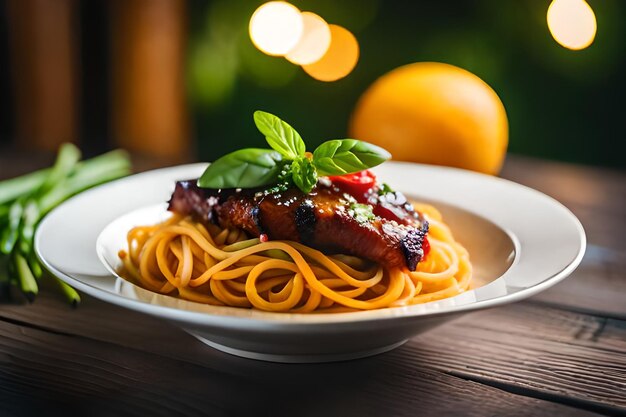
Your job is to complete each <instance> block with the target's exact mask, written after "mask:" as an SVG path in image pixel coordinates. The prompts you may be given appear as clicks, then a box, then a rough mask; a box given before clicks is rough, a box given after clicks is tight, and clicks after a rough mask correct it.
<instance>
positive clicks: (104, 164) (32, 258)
mask: <svg viewBox="0 0 626 417" xmlns="http://www.w3.org/2000/svg"><path fill="white" fill-rule="evenodd" d="M80 157H81V153H80V150H79V149H78V148H77V147H76V146H74V145H72V144H64V145H62V146H61V148H60V149H59V152H58V154H57V158H56V161H55V163H54V165H53V166H52V167H51V168H48V169H43V170H39V171H35V172H33V173H30V174H26V175H23V176H21V177H17V178H12V179H9V180H5V181H0V295H1V296H3V297H4V296H5V295H7V294H9V293H10V292H9V291H8V288H9V287H10V286H16V287H18V288H19V289H20V290H21V292H22V293H23V294H24V295H25V297H26V298H27V299H28V300H29V301H31V302H32V301H33V300H34V299H35V296H36V295H37V293H38V291H39V286H38V283H37V280H38V279H39V278H41V277H42V275H43V274H44V271H43V269H42V267H41V265H40V263H39V261H38V260H37V257H36V255H35V251H34V248H33V239H34V235H35V230H36V228H37V225H38V224H39V222H40V221H41V219H42V218H43V216H44V215H46V214H47V213H48V212H49V211H50V210H52V209H53V208H55V207H56V206H57V205H59V204H60V203H62V202H63V201H65V200H67V199H68V198H70V197H72V196H73V195H75V194H77V193H79V192H81V191H83V190H86V189H87V188H91V187H93V186H95V185H98V184H102V183H104V182H107V181H111V180H114V179H117V178H120V177H123V176H126V175H128V174H130V172H131V166H130V159H129V157H128V154H127V153H126V152H124V151H120V150H117V151H112V152H109V153H106V154H103V155H100V156H97V157H95V158H92V159H89V160H86V161H82V162H79V160H80ZM55 279H56V278H55ZM57 282H58V285H59V288H60V289H61V291H62V293H63V294H64V295H65V296H66V298H67V299H68V301H69V302H70V303H71V304H72V305H77V304H78V303H79V302H80V296H79V295H78V293H77V292H76V291H75V290H74V289H73V288H71V287H70V286H69V285H67V284H65V283H64V282H62V281H58V280H57Z"/></svg>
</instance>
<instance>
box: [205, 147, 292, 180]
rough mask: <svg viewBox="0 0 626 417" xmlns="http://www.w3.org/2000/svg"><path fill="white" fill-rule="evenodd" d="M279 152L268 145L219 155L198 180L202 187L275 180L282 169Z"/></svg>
mask: <svg viewBox="0 0 626 417" xmlns="http://www.w3.org/2000/svg"><path fill="white" fill-rule="evenodd" d="M282 165H283V164H282V157H281V155H280V154H279V153H278V152H276V151H273V150H271V149H256V148H248V149H240V150H238V151H235V152H232V153H229V154H227V155H224V156H222V157H221V158H219V159H218V160H217V161H215V162H213V163H212V164H211V165H209V167H208V168H207V169H206V171H204V174H202V176H201V177H200V179H199V180H198V186H199V187H203V188H254V187H260V186H262V185H267V184H271V183H275V182H277V180H278V175H279V174H280V171H281V169H282Z"/></svg>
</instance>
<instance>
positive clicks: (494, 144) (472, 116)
mask: <svg viewBox="0 0 626 417" xmlns="http://www.w3.org/2000/svg"><path fill="white" fill-rule="evenodd" d="M350 137H353V138H355V139H360V140H364V141H367V142H371V143H374V144H376V145H379V146H382V147H383V148H385V149H387V150H388V151H389V152H391V154H392V155H393V158H394V159H396V160H403V161H411V162H421V163H425V164H435V165H447V166H452V167H458V168H465V169H470V170H474V171H478V172H483V173H486V174H494V175H495V174H497V173H498V172H499V171H500V168H501V167H502V163H503V161H504V157H505V154H506V148H507V145H508V122H507V117H506V111H505V110H504V105H503V104H502V102H501V101H500V99H499V98H498V95H497V94H496V93H495V92H494V91H493V90H492V89H491V87H489V86H488V85H487V84H486V83H485V82H484V81H483V80H481V79H480V78H478V77H477V76H476V75H474V74H472V73H471V72H469V71H466V70H464V69H461V68H458V67H455V66H453V65H448V64H442V63H438V62H420V63H415V64H410V65H405V66H403V67H400V68H397V69H395V70H393V71H391V72H389V73H387V74H385V75H383V76H382V77H380V78H379V79H378V80H376V81H375V82H374V84H372V85H371V86H370V87H369V89H367V91H365V93H364V94H363V95H362V96H361V98H360V99H359V101H358V103H357V105H356V108H355V110H354V113H353V115H352V119H351V121H350Z"/></svg>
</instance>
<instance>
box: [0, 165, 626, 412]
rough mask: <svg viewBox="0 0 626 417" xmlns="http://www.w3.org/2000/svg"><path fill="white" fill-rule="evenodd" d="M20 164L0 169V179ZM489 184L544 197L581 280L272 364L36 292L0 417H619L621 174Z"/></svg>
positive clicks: (625, 395) (6, 357) (623, 330)
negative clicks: (377, 351) (391, 338)
mask: <svg viewBox="0 0 626 417" xmlns="http://www.w3.org/2000/svg"><path fill="white" fill-rule="evenodd" d="M44 160H45V158H43V159H42V158H39V159H37V160H36V161H37V163H44V162H43V161H44ZM28 161H29V162H25V163H24V164H22V163H20V159H19V157H15V156H14V155H10V154H9V155H7V154H6V153H2V154H0V177H7V176H9V175H13V174H17V173H20V172H24V171H26V170H27V168H29V169H30V168H35V166H32V165H33V162H32V160H31V159H30V158H29V159H28ZM144 165H145V164H144ZM142 166H143V165H142ZM146 166H147V165H146ZM503 176H504V177H505V178H509V179H512V180H514V181H517V182H520V183H523V184H526V185H528V186H531V187H533V188H536V189H538V190H541V191H543V192H545V193H547V194H549V195H551V196H553V197H555V198H557V199H558V200H560V201H561V202H563V203H564V204H565V205H567V206H568V207H569V208H570V209H571V210H572V211H573V212H574V213H575V214H576V215H577V216H578V217H579V218H580V219H581V221H582V223H583V225H584V226H585V229H586V231H587V235H588V240H589V243H590V246H589V249H588V251H587V254H586V256H585V258H584V260H583V262H582V265H581V266H580V267H579V268H578V270H577V271H576V272H574V274H573V275H572V276H571V277H570V278H568V279H566V280H565V281H563V282H562V283H560V284H559V285H557V286H555V287H554V288H552V289H550V290H548V291H546V292H544V293H542V294H540V295H539V296H537V297H534V298H532V299H530V300H527V301H524V302H520V303H517V304H513V305H507V306H505V307H501V308H495V309H492V310H486V311H480V312H476V313H473V314H469V315H466V316H464V317H462V318H460V319H458V320H456V321H453V322H450V323H449V324H446V325H444V326H442V327H439V328H437V329H435V330H432V331H430V332H428V333H425V334H422V335H420V336H418V337H415V338H413V339H412V340H411V341H409V342H408V343H407V344H405V345H404V346H402V347H401V348H398V349H396V350H394V351H392V352H389V353H386V354H382V355H379V356H376V357H372V358H368V359H362V360H356V361H349V362H342V363H332V364H318V365H282V364H273V363H265V362H258V361H253V360H245V359H240V358H237V357H234V356H229V355H226V354H224V353H220V352H218V351H215V350H213V349H210V348H208V347H206V346H205V345H203V344H202V343H200V342H198V341H197V340H196V339H194V338H193V337H192V336H189V335H188V334H186V333H184V332H183V331H182V330H179V329H178V328H177V327H174V326H172V325H170V324H168V323H166V322H163V321H161V320H157V319H155V318H152V317H149V316H145V315H142V314H139V313H135V312H132V311H128V310H124V309H121V308H118V307H114V306H111V305H109V304H106V303H103V302H100V301H98V300H96V299H93V298H90V297H87V296H84V297H83V303H82V305H81V306H80V307H79V308H78V309H76V310H73V309H71V308H69V307H68V306H67V304H66V303H65V302H64V300H62V299H61V297H60V296H59V295H58V294H57V293H55V292H54V291H51V290H44V291H43V292H42V293H41V294H40V295H39V297H38V298H37V300H36V302H35V303H34V304H32V305H17V304H12V305H6V304H5V305H1V306H0V415H2V416H7V415H9V416H11V415H31V414H35V413H38V414H40V415H45V416H47V415H53V414H56V413H58V414H60V413H63V414H64V415H137V416H145V415H150V414H152V415H167V416H175V415H184V416H188V415H218V416H219V415H255V416H256V415H269V416H280V415H284V416H296V415H306V416H324V415H339V416H348V415H383V416H392V415H393V416H403V415H406V416H413V415H427V416H431V415H432V416H441V415H455V416H456V415H475V416H485V415H520V416H534V415H541V416H578V415H626V274H625V273H624V270H626V238H625V236H626V207H625V205H626V186H625V184H626V174H625V173H624V172H617V171H608V170H603V169H598V168H589V167H583V166H576V165H569V164H562V163H555V162H547V161H541V160H534V159H527V158H522V157H514V156H510V157H509V158H508V160H507V163H506V166H505V169H504V171H503ZM546 256H549V254H546Z"/></svg>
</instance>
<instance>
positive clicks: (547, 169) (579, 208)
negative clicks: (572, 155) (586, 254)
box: [502, 155, 626, 251]
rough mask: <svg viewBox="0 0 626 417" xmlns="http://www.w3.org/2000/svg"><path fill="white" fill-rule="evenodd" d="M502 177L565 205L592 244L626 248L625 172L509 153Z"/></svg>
mask: <svg viewBox="0 0 626 417" xmlns="http://www.w3.org/2000/svg"><path fill="white" fill-rule="evenodd" d="M502 177H503V178H507V179H510V180H512V181H515V182H518V183H520V184H524V185H526V186H528V187H531V188H534V189H536V190H539V191H541V192H543V193H545V194H547V195H549V196H551V197H553V198H555V199H557V200H558V201H560V202H561V203H563V204H564V205H566V206H567V207H568V208H569V209H570V210H572V212H573V213H574V214H575V215H576V216H578V218H579V219H580V220H581V222H582V223H583V226H584V227H585V230H586V232H587V235H588V238H589V242H590V243H592V244H596V245H600V246H605V247H610V248H612V249H614V250H618V251H626V240H625V239H623V236H624V235H625V234H626V187H625V186H624V184H626V172H623V171H618V170H611V169H604V168H598V167H590V166H583V165H575V164H568V163H563V162H556V161H547V160H541V159H534V158H528V157H522V156H519V155H508V156H507V160H506V163H505V165H504V168H503V170H502Z"/></svg>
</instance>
